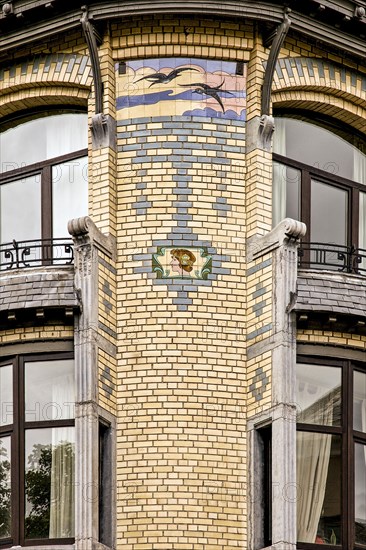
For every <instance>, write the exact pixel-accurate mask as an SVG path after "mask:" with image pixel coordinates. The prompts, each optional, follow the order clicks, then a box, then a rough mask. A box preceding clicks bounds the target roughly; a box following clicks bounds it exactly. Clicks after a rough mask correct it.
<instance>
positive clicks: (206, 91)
mask: <svg viewBox="0 0 366 550" xmlns="http://www.w3.org/2000/svg"><path fill="white" fill-rule="evenodd" d="M224 82H225V80H223V81H222V82H221V84H220V85H219V86H209V85H208V84H204V83H203V82H195V83H192V84H180V86H182V87H185V88H188V87H190V88H194V87H195V90H192V92H193V93H195V94H200V95H208V96H210V97H213V98H214V99H215V100H216V101H217V103H218V104H219V105H220V107H221V109H222V112H223V113H224V112H225V108H224V104H223V102H222V100H221V97H220V96H219V92H225V93H227V94H230V95H233V94H232V93H231V92H228V91H227V90H221V87H222V85H223V84H224Z"/></svg>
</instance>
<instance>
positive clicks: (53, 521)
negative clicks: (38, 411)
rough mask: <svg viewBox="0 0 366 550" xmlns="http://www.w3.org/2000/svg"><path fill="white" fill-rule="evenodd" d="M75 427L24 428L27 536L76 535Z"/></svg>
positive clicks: (61, 536)
mask: <svg viewBox="0 0 366 550" xmlns="http://www.w3.org/2000/svg"><path fill="white" fill-rule="evenodd" d="M74 471H75V443H74V429H73V428H46V429H42V430H27V431H26V432H25V494H26V506H25V536H26V538H27V539H31V538H33V539H34V538H51V539H54V538H68V537H73V536H74V524H75V521H74V489H75V472H74Z"/></svg>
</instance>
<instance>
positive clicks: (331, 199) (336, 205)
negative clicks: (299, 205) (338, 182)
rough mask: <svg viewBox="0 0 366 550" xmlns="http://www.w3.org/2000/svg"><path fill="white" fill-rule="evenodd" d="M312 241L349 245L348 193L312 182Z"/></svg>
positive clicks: (324, 184) (318, 182)
mask: <svg viewBox="0 0 366 550" xmlns="http://www.w3.org/2000/svg"><path fill="white" fill-rule="evenodd" d="M310 208H311V240H312V242H320V243H337V244H341V245H346V244H347V191H344V190H343V189H339V188H337V187H333V186H331V185H327V184H326V183H322V182H320V181H316V180H312V182H311V206H310Z"/></svg>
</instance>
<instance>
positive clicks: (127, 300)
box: [112, 18, 251, 550]
mask: <svg viewBox="0 0 366 550" xmlns="http://www.w3.org/2000/svg"><path fill="white" fill-rule="evenodd" d="M188 24H189V29H192V30H193V29H194V30H195V31H196V32H195V34H194V38H193V34H191V31H190V30H187V29H186V33H188V34H185V33H184V29H185V28H186V27H187V25H188ZM130 27H131V24H129V23H128V22H126V23H124V24H123V25H117V24H116V25H112V45H113V47H114V57H115V59H116V60H118V61H122V60H123V61H126V60H128V59H129V58H131V57H132V58H134V57H137V56H141V57H149V58H150V57H155V56H158V57H166V56H171V57H174V56H177V57H182V56H185V57H189V58H195V57H207V58H218V59H220V58H222V57H223V58H224V59H235V60H242V59H247V58H248V50H247V48H248V46H249V45H250V43H251V35H250V34H249V32H248V27H245V26H243V25H242V24H240V23H235V22H233V23H230V24H227V25H226V24H225V23H222V22H221V23H217V22H210V21H207V22H206V21H204V22H203V23H198V22H197V21H195V20H192V19H190V20H189V21H188V22H187V21H185V20H181V21H176V20H173V19H170V20H169V19H167V18H165V19H162V20H156V21H154V22H151V20H150V21H147V20H146V19H145V20H143V21H141V23H139V24H137V23H134V26H133V27H132V28H130ZM198 30H199V32H198ZM190 41H192V42H193V41H194V45H193V44H192V42H190ZM117 93H118V87H117ZM173 118H174V117H173ZM166 122H167V121H164V120H161V119H159V118H152V119H147V120H146V119H143V120H139V119H137V120H132V121H126V123H124V124H123V127H122V126H119V127H118V131H119V133H118V136H119V137H118V158H117V168H118V173H117V201H118V208H117V270H118V275H117V282H118V284H117V326H118V353H117V365H118V367H117V368H118V400H117V401H118V411H119V423H118V431H117V491H118V493H117V502H118V505H117V541H118V542H117V547H118V548H121V549H122V548H123V549H134V550H137V549H145V548H146V549H154V550H155V549H164V550H166V549H167V548H169V549H171V550H173V549H179V550H183V549H184V548H187V549H188V548H190V549H192V548H194V549H195V550H203V549H204V550H207V549H212V550H214V549H221V550H223V549H225V548H243V547H245V544H246V542H245V540H246V534H245V525H244V521H243V518H244V517H245V510H246V503H245V501H246V490H245V461H246V458H245V456H246V446H245V440H246V433H245V422H244V412H243V411H244V410H245V399H246V386H245V384H246V372H245V345H246V343H245V315H246V293H245V234H246V224H245V215H246V213H245V172H246V160H245V148H244V145H245V125H244V124H242V125H240V124H236V125H232V127H230V124H228V125H223V124H220V125H218V124H217V122H216V121H215V119H209V118H204V117H202V118H201V119H200V120H198V119H197V118H195V119H194V121H193V125H192V126H191V121H189V120H186V121H185V122H184V125H183V126H182V125H181V126H180V132H176V129H175V128H173V127H171V128H170V129H169V127H167V125H166ZM173 122H175V123H177V124H178V122H179V121H178V119H177V118H176V117H175V118H174V121H173ZM194 125H195V128H194ZM195 129H196V130H197V131H195ZM152 130H154V131H155V134H153V133H152ZM185 130H186V131H187V135H186V136H187V139H186V141H185V142H184V145H183V148H184V149H183V151H185V152H184V153H183V155H182V159H181V161H178V160H177V159H173V160H172V157H171V155H177V154H182V151H180V152H179V151H177V150H176V148H175V147H174V145H175V144H176V143H178V137H179V136H181V135H182V133H184V131H185ZM136 131H143V132H146V133H147V134H148V133H149V132H151V136H147V137H146V143H147V144H150V145H148V146H149V147H150V151H149V153H148V155H149V160H147V161H146V162H145V161H144V159H143V157H140V155H139V156H137V152H136V150H134V149H133V147H130V146H133V145H134V144H135V143H137V138H136V137H135V136H134V132H136ZM159 132H160V135H159ZM216 132H220V137H217V135H216V134H215V133H216ZM230 132H235V134H237V137H232V136H230ZM225 133H226V134H227V137H225ZM222 134H223V135H222ZM239 135H240V137H239ZM218 140H219V141H218ZM220 140H221V142H225V143H223V144H222V150H223V151H225V155H226V159H227V162H226V163H224V164H223V163H222V162H220V157H217V153H216V152H215V151H214V150H211V149H210V148H209V147H205V145H206V144H207V145H216V144H217V143H220ZM169 143H172V145H173V146H172V147H171V148H170V147H169ZM124 147H126V148H125V149H124ZM225 147H226V149H225ZM230 147H233V148H234V150H232V151H231V150H230ZM235 148H238V152H236V149H235ZM188 156H189V157H190V159H191V160H189V163H188V164H189V166H188V165H187V166H185V165H184V162H185V161H187V162H188V160H187V157H188ZM196 157H199V161H198V160H194V159H195V158H196ZM182 166H185V168H184V169H182ZM181 169H182V170H183V172H182V171H180V170H181ZM180 174H182V179H183V174H184V177H185V178H186V180H188V181H189V183H188V189H189V190H190V191H191V193H190V194H189V196H188V197H187V201H189V202H190V203H191V206H190V207H188V215H189V218H188V221H187V224H186V227H185V231H186V233H185V236H184V237H183V238H184V239H188V240H189V238H190V236H189V235H192V234H193V235H195V238H192V244H191V246H195V242H200V243H208V244H207V246H208V247H209V249H210V251H211V252H210V253H211V254H212V256H213V260H214V262H217V267H216V264H215V267H214V269H213V272H214V271H215V269H217V270H218V271H217V272H218V274H217V275H216V276H215V277H214V278H213V279H212V280H210V281H208V283H209V284H206V285H201V286H200V285H198V284H197V285H196V287H193V288H190V287H192V285H189V284H188V286H187V283H181V284H179V282H175V283H174V284H173V283H170V282H166V283H165V282H164V281H163V280H160V281H159V284H157V281H156V279H155V274H152V254H153V253H156V251H157V246H158V245H159V242H165V241H166V242H169V239H171V242H172V243H173V242H174V243H175V241H174V239H173V237H172V236H170V235H172V234H174V231H175V230H177V222H176V221H174V215H175V213H176V210H177V209H176V205H175V203H176V201H177V200H178V199H177V195H176V194H175V191H174V190H175V189H176V187H177V181H178V182H179V176H180ZM138 185H139V186H140V187H137V186H138ZM220 185H223V187H220ZM141 186H142V187H141ZM141 188H142V189H143V191H141V190H140V189H141ZM142 193H143V195H144V197H145V198H146V201H147V203H149V204H150V206H149V207H147V208H146V212H145V213H138V212H137V210H136V206H135V204H136V202H137V199H138V197H139V196H140V195H141V194H142ZM221 197H224V198H225V200H226V201H227V204H229V205H230V209H229V210H228V211H227V215H225V216H220V215H219V211H217V210H215V208H213V206H214V205H215V204H216V201H217V199H218V198H221ZM178 227H179V226H178ZM182 231H183V230H182ZM175 234H177V233H175ZM195 239H196V240H195ZM174 246H177V244H176V243H175V244H174ZM185 246H187V244H186V245H185ZM185 301H186V302H185ZM185 304H186V305H185Z"/></svg>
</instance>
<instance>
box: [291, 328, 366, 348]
mask: <svg viewBox="0 0 366 550" xmlns="http://www.w3.org/2000/svg"><path fill="white" fill-rule="evenodd" d="M297 341H298V342H299V343H308V344H328V345H332V346H342V347H349V348H355V349H359V350H365V349H366V338H365V336H362V335H359V334H348V333H341V332H330V331H323V330H305V329H301V330H300V329H298V331H297Z"/></svg>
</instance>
